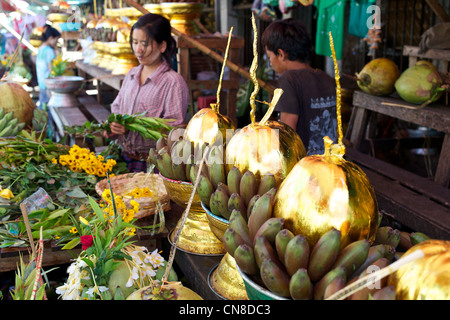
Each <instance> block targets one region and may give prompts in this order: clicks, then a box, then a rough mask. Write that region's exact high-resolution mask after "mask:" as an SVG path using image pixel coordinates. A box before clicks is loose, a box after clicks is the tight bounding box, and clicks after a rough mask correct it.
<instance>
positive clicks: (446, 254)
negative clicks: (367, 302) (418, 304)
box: [388, 240, 450, 300]
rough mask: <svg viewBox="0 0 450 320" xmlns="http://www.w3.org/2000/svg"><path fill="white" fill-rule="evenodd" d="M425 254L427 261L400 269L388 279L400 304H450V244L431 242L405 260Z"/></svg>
mask: <svg viewBox="0 0 450 320" xmlns="http://www.w3.org/2000/svg"><path fill="white" fill-rule="evenodd" d="M416 250H422V251H423V252H424V253H425V257H423V258H420V259H417V260H414V261H412V262H410V263H408V264H405V265H404V266H402V267H400V268H399V269H398V270H397V271H396V272H394V273H393V274H391V275H390V276H389V278H388V285H392V286H394V288H395V291H396V299H397V300H450V241H446V240H427V241H424V242H421V243H419V244H417V245H415V246H413V247H412V248H410V249H409V250H408V251H407V252H406V253H405V254H404V255H403V256H402V257H404V256H406V255H408V254H411V253H412V252H414V251H416Z"/></svg>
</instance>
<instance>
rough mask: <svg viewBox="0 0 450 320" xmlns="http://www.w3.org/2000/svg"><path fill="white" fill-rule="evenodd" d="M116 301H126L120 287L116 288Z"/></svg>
mask: <svg viewBox="0 0 450 320" xmlns="http://www.w3.org/2000/svg"><path fill="white" fill-rule="evenodd" d="M108 291H109V290H108ZM114 300H125V296H124V295H123V292H122V289H120V286H117V287H116V292H115V293H114Z"/></svg>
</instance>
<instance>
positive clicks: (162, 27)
mask: <svg viewBox="0 0 450 320" xmlns="http://www.w3.org/2000/svg"><path fill="white" fill-rule="evenodd" d="M134 29H140V30H143V31H144V32H145V33H146V34H147V37H148V39H153V40H155V41H156V42H157V43H158V44H161V43H162V42H163V41H165V42H166V44H167V48H166V51H164V53H163V58H164V59H165V60H166V61H167V63H168V64H169V65H170V64H171V63H172V57H173V55H174V54H175V51H176V42H175V39H174V38H173V37H172V27H171V26H170V21H169V20H167V19H166V18H164V17H163V16H160V15H159V14H154V13H147V14H145V15H143V16H142V17H140V18H139V19H138V21H137V22H136V23H135V24H134V25H133V27H132V28H131V37H130V46H131V48H133V31H134Z"/></svg>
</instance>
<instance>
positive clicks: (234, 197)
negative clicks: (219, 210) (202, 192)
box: [228, 193, 247, 223]
mask: <svg viewBox="0 0 450 320" xmlns="http://www.w3.org/2000/svg"><path fill="white" fill-rule="evenodd" d="M233 210H238V211H239V212H240V213H241V215H242V217H243V218H244V219H245V223H247V208H246V207H245V205H244V202H243V201H242V199H241V196H240V195H239V193H233V194H231V196H230V198H229V199H228V211H230V212H233Z"/></svg>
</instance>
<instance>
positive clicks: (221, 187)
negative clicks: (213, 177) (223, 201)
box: [216, 182, 231, 197]
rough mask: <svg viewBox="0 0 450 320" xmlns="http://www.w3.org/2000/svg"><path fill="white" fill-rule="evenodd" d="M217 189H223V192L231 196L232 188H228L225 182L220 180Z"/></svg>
mask: <svg viewBox="0 0 450 320" xmlns="http://www.w3.org/2000/svg"><path fill="white" fill-rule="evenodd" d="M216 190H222V191H223V192H225V194H226V195H227V196H228V197H230V196H231V193H230V190H229V189H228V186H227V185H226V184H225V183H222V182H219V183H218V185H217V188H216Z"/></svg>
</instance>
